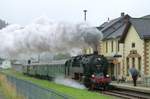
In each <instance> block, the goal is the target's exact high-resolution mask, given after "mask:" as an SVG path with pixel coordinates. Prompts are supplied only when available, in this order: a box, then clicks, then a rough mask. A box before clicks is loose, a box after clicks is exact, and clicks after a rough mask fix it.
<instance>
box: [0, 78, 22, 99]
mask: <svg viewBox="0 0 150 99" xmlns="http://www.w3.org/2000/svg"><path fill="white" fill-rule="evenodd" d="M0 93H1V94H0V95H1V96H0V99H1V98H2V99H3V98H5V99H25V98H24V97H23V96H21V95H20V94H18V93H17V92H16V88H15V86H12V85H11V84H10V83H9V82H7V79H6V75H0Z"/></svg>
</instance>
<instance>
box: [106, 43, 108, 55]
mask: <svg viewBox="0 0 150 99" xmlns="http://www.w3.org/2000/svg"><path fill="white" fill-rule="evenodd" d="M107 52H108V42H107V41H106V53H107Z"/></svg>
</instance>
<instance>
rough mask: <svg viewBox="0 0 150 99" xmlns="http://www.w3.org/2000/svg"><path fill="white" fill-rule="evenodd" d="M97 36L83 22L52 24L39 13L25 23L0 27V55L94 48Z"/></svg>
mask: <svg viewBox="0 0 150 99" xmlns="http://www.w3.org/2000/svg"><path fill="white" fill-rule="evenodd" d="M101 38H102V34H101V32H100V31H98V30H97V29H96V28H91V27H89V25H87V24H85V23H80V24H68V23H64V22H60V23H56V22H52V21H50V20H49V19H48V18H47V17H45V16H44V17H43V16H42V17H39V18H37V19H35V20H34V21H33V22H32V23H31V24H29V25H26V26H20V25H17V24H13V25H9V26H7V27H6V28H4V29H2V30H0V44H1V47H0V55H5V56H16V55H19V54H23V53H24V54H27V53H28V54H30V53H42V52H52V53H56V52H57V53H58V52H70V51H71V50H73V49H77V48H78V49H80V48H83V47H87V46H89V45H90V46H92V47H93V48H94V46H95V44H97V43H98V42H99V40H100V39H101Z"/></svg>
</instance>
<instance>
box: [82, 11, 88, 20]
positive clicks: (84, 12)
mask: <svg viewBox="0 0 150 99" xmlns="http://www.w3.org/2000/svg"><path fill="white" fill-rule="evenodd" d="M83 12H84V21H86V13H87V10H83Z"/></svg>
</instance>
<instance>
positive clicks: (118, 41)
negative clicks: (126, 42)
mask: <svg viewBox="0 0 150 99" xmlns="http://www.w3.org/2000/svg"><path fill="white" fill-rule="evenodd" d="M119 50H120V48H119V41H118V52H119Z"/></svg>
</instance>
